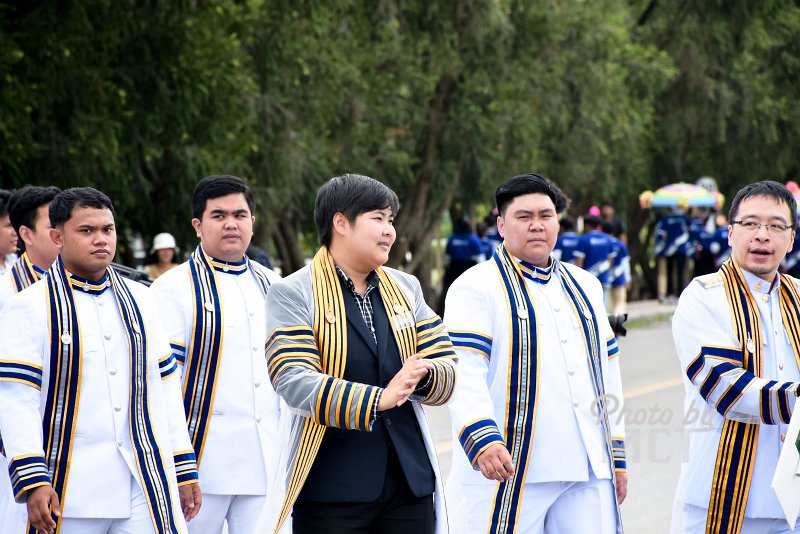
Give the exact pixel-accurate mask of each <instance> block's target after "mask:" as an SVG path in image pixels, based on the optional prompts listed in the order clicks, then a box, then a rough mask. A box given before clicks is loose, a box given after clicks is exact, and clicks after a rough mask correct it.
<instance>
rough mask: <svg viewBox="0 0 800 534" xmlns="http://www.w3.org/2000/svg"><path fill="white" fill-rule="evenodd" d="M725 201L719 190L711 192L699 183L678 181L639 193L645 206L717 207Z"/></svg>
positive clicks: (640, 202)
mask: <svg viewBox="0 0 800 534" xmlns="http://www.w3.org/2000/svg"><path fill="white" fill-rule="evenodd" d="M724 203H725V197H724V196H723V195H722V193H720V192H718V191H714V192H710V191H708V190H707V189H704V188H703V187H700V186H699V185H694V184H687V183H683V182H681V183H677V184H670V185H665V186H664V187H662V188H660V189H657V190H656V191H655V192H653V191H645V192H643V193H642V194H641V195H639V204H640V205H641V206H642V207H643V208H674V207H676V206H680V207H682V208H695V207H697V208H716V209H720V208H721V207H722V205H723V204H724Z"/></svg>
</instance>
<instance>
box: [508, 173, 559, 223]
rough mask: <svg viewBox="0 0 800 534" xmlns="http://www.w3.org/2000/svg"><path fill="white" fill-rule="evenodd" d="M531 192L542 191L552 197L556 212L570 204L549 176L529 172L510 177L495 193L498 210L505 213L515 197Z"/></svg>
mask: <svg viewBox="0 0 800 534" xmlns="http://www.w3.org/2000/svg"><path fill="white" fill-rule="evenodd" d="M531 193H541V194H543V195H547V196H548V197H550V200H552V201H553V205H555V207H556V213H561V212H562V211H564V210H565V209H567V206H569V199H568V198H567V195H565V194H564V193H563V191H561V189H559V188H558V186H556V185H555V184H553V183H552V182H551V181H550V180H548V179H547V178H545V177H543V176H541V175H539V174H535V173H532V172H529V173H527V174H520V175H519V176H515V177H513V178H509V179H508V180H506V181H505V182H503V183H502V184H501V185H500V187H498V188H497V191H496V192H495V194H494V198H495V202H496V204H497V211H499V212H500V215H501V216H503V215H505V211H506V208H507V207H508V205H509V204H511V203H512V202H513V201H514V199H515V198H517V197H519V196H522V195H530V194H531Z"/></svg>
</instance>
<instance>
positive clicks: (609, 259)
mask: <svg viewBox="0 0 800 534" xmlns="http://www.w3.org/2000/svg"><path fill="white" fill-rule="evenodd" d="M583 222H584V225H585V226H586V233H584V234H583V236H581V241H580V243H579V244H578V248H577V249H575V252H574V254H575V265H577V266H578V267H581V268H583V269H586V270H587V271H589V272H590V273H592V274H593V275H595V277H597V279H598V280H600V284H601V285H602V286H603V304H605V305H606V307H608V299H609V293H610V291H611V270H612V269H613V268H614V245H613V242H612V241H611V236H609V235H608V234H604V233H603V232H602V228H603V224H602V223H601V222H600V218H599V217H595V216H594V215H589V216H588V217H586V218H585V219H584V220H583Z"/></svg>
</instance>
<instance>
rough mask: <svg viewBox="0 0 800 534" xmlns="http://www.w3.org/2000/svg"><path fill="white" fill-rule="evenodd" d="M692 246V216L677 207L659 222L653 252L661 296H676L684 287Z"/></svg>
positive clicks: (662, 297) (668, 297) (665, 299)
mask: <svg viewBox="0 0 800 534" xmlns="http://www.w3.org/2000/svg"><path fill="white" fill-rule="evenodd" d="M690 249H691V242H690V240H689V217H687V216H686V213H685V212H684V211H683V210H682V209H681V208H678V207H676V208H674V209H673V210H672V211H671V212H669V213H667V214H666V215H664V216H662V217H661V218H660V219H659V220H658V223H656V242H655V247H654V252H655V256H656V259H657V263H658V300H660V301H662V302H664V301H667V300H669V301H673V300H676V299H677V298H678V295H680V294H681V291H683V288H684V286H685V281H686V275H685V273H686V257H687V256H688V255H689V250H690Z"/></svg>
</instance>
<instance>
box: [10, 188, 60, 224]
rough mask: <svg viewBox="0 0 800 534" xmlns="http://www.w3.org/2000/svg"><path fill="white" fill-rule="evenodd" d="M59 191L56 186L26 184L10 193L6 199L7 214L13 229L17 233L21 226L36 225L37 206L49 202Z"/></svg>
mask: <svg viewBox="0 0 800 534" xmlns="http://www.w3.org/2000/svg"><path fill="white" fill-rule="evenodd" d="M60 192H61V189H59V188H58V187H56V186H53V185H51V186H49V187H39V186H37V185H26V186H25V187H23V188H21V189H17V190H16V191H14V192H13V193H11V199H10V200H9V201H8V214H9V216H10V217H11V226H13V227H14V231H15V232H17V233H19V229H20V228H21V227H23V226H27V227H28V228H33V227H34V226H36V216H37V215H38V211H39V208H40V207H42V206H44V205H45V204H49V203H50V202H52V201H53V199H54V198H56V195H58V194H59V193H60Z"/></svg>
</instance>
